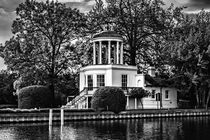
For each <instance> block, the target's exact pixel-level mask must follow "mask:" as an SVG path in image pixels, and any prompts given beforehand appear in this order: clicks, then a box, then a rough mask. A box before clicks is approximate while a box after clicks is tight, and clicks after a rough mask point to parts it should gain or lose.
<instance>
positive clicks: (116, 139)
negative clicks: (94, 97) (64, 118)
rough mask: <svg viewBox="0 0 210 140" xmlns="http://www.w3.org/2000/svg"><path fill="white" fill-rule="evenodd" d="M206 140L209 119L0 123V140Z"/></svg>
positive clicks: (209, 132) (208, 135)
mask: <svg viewBox="0 0 210 140" xmlns="http://www.w3.org/2000/svg"><path fill="white" fill-rule="evenodd" d="M139 139H140V140H208V139H210V117H183V118H162V119H160V118H156V119H131V120H109V121H80V122H65V124H64V126H62V127H61V126H60V124H59V123H55V124H53V126H48V123H36V124H35V123H34V124H30V123H28V124H1V125H0V140H139Z"/></svg>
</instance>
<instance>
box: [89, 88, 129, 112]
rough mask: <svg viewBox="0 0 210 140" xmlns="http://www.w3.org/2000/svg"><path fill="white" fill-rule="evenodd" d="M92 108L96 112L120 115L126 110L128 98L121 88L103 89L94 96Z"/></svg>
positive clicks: (98, 90)
mask: <svg viewBox="0 0 210 140" xmlns="http://www.w3.org/2000/svg"><path fill="white" fill-rule="evenodd" d="M91 107H92V108H93V109H94V110H95V111H102V110H108V111H113V112H114V113H119V112H120V111H123V110H125V107H126V97H125V95H124V92H123V91H122V90H121V89H120V88H116V87H101V88H99V89H97V90H96V91H95V93H94V94H93V98H92V100H91Z"/></svg>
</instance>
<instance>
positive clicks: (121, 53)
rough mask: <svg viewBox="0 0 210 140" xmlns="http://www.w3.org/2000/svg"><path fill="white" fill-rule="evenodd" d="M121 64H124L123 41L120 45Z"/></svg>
mask: <svg viewBox="0 0 210 140" xmlns="http://www.w3.org/2000/svg"><path fill="white" fill-rule="evenodd" d="M120 48H121V49H120V51H121V52H120V64H123V42H121V47H120Z"/></svg>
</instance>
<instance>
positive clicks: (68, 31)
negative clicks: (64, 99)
mask: <svg viewBox="0 0 210 140" xmlns="http://www.w3.org/2000/svg"><path fill="white" fill-rule="evenodd" d="M16 13H17V16H18V18H17V19H16V20H14V22H13V25H12V31H13V33H14V34H15V37H13V38H11V39H10V40H9V41H7V42H6V43H5V45H4V46H3V48H1V54H2V56H3V58H4V60H5V63H6V64H7V65H8V68H9V69H11V70H14V71H18V72H19V73H20V75H21V76H26V75H27V77H29V76H30V77H37V79H36V80H35V79H33V80H35V81H34V82H33V83H35V84H37V83H38V84H39V83H40V82H41V83H42V84H46V83H50V85H51V89H52V92H53V96H54V90H55V89H54V88H55V87H54V86H55V83H56V79H57V76H58V75H59V74H62V72H65V71H66V70H67V69H68V67H73V66H74V65H75V64H76V63H77V61H76V60H75V57H76V53H75V47H74V46H72V45H71V41H72V40H75V39H77V37H78V36H79V35H80V33H81V32H82V31H83V28H84V27H85V26H86V25H85V23H86V19H85V16H84V14H82V13H80V12H79V11H78V10H77V9H71V8H70V7H66V6H65V4H62V3H59V2H58V1H56V2H54V1H50V0H47V1H46V2H37V1H35V0H26V1H25V3H21V4H20V5H19V7H18V8H17V9H16ZM43 79H46V81H47V82H45V83H43V81H45V80H43Z"/></svg>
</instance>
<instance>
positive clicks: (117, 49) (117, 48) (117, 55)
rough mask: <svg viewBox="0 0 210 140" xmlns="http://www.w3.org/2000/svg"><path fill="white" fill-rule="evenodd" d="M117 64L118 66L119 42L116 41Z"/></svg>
mask: <svg viewBox="0 0 210 140" xmlns="http://www.w3.org/2000/svg"><path fill="white" fill-rule="evenodd" d="M117 64H119V41H117Z"/></svg>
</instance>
